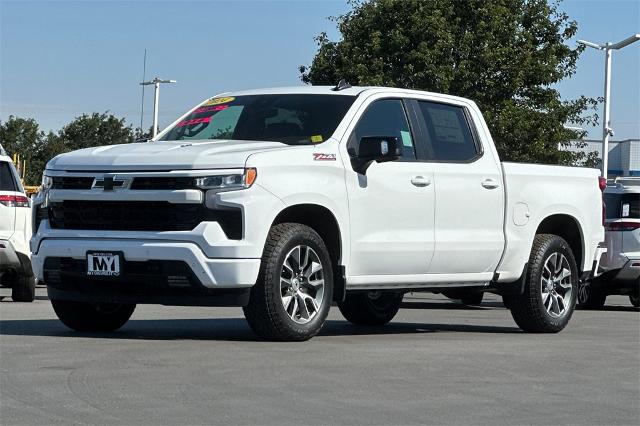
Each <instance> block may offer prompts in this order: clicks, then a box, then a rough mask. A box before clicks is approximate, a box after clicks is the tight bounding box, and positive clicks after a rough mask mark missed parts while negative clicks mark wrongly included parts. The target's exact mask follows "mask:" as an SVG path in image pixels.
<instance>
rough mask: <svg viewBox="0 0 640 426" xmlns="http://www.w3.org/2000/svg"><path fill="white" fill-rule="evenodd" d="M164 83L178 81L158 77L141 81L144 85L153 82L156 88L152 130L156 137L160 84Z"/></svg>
mask: <svg viewBox="0 0 640 426" xmlns="http://www.w3.org/2000/svg"><path fill="white" fill-rule="evenodd" d="M162 83H177V81H176V80H162V79H160V78H158V77H156V78H154V79H153V80H150V81H143V82H142V83H140V84H141V85H142V86H149V85H151V84H153V85H154V86H155V90H154V93H153V130H152V131H151V137H152V138H155V137H156V135H157V134H158V103H159V102H160V84H162Z"/></svg>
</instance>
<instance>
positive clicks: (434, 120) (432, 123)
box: [418, 101, 479, 162]
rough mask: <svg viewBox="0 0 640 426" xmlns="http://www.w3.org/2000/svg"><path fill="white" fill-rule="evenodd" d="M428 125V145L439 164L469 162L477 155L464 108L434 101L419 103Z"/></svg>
mask: <svg viewBox="0 0 640 426" xmlns="http://www.w3.org/2000/svg"><path fill="white" fill-rule="evenodd" d="M418 104H419V105H420V112H422V116H423V117H424V121H425V124H426V126H427V132H426V137H427V141H426V142H427V145H428V147H430V148H431V149H430V150H429V151H430V152H431V153H432V154H431V155H432V157H433V159H434V160H436V161H453V162H466V161H471V160H473V159H474V158H475V157H477V156H478V153H479V152H478V148H477V146H476V143H475V140H474V138H473V134H472V133H471V128H470V127H469V123H468V121H467V117H466V116H465V113H464V109H463V108H461V107H458V106H454V105H445V104H439V103H435V102H424V101H420V102H418Z"/></svg>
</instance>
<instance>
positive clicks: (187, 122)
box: [176, 117, 211, 127]
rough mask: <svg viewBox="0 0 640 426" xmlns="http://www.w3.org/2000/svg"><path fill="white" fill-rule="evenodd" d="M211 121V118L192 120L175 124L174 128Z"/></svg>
mask: <svg viewBox="0 0 640 426" xmlns="http://www.w3.org/2000/svg"><path fill="white" fill-rule="evenodd" d="M210 121H211V117H202V118H192V119H191V120H184V121H181V122H179V123H178V124H176V127H184V126H192V125H194V124H201V123H208V122H210Z"/></svg>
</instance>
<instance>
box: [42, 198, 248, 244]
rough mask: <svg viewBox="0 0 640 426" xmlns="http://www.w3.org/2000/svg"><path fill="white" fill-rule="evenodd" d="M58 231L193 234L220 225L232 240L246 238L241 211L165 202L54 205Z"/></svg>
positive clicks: (53, 224)
mask: <svg viewBox="0 0 640 426" xmlns="http://www.w3.org/2000/svg"><path fill="white" fill-rule="evenodd" d="M48 213H49V224H50V226H51V227H52V228H54V229H77V230H101V231H157V232H160V231H190V230H192V229H193V228H195V227H196V226H197V225H198V224H200V223H201V222H205V221H209V222H218V223H219V224H220V226H221V227H222V230H223V231H224V232H225V234H226V235H227V237H228V238H230V239H241V238H242V212H241V211H240V209H229V210H212V209H208V208H207V207H205V206H204V205H203V204H171V203H168V202H164V201H80V200H79V201H76V200H65V201H62V202H55V203H50V205H49V211H48Z"/></svg>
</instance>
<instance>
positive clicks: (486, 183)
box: [482, 179, 500, 189]
mask: <svg viewBox="0 0 640 426" xmlns="http://www.w3.org/2000/svg"><path fill="white" fill-rule="evenodd" d="M482 186H483V187H485V188H487V189H496V188H497V187H499V186H500V184H499V183H498V182H497V181H495V180H493V179H485V180H483V181H482Z"/></svg>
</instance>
